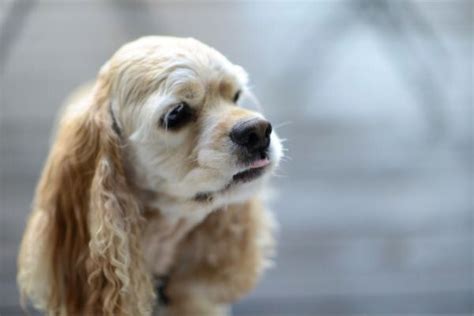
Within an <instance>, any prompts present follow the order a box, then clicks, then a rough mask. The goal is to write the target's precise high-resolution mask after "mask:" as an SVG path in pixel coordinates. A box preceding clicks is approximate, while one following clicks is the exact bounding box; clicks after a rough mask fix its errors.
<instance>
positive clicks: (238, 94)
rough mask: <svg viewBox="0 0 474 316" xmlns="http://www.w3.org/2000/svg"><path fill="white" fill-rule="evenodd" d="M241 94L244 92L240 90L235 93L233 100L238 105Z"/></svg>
mask: <svg viewBox="0 0 474 316" xmlns="http://www.w3.org/2000/svg"><path fill="white" fill-rule="evenodd" d="M241 92H242V91H241V90H239V91H237V92H236V93H235V95H234V98H233V99H232V101H233V102H234V103H237V101H239V98H240V94H241Z"/></svg>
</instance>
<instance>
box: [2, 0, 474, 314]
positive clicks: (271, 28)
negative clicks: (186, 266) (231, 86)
mask: <svg viewBox="0 0 474 316" xmlns="http://www.w3.org/2000/svg"><path fill="white" fill-rule="evenodd" d="M148 34H161V35H175V36H192V37H195V38H197V39H199V40H201V41H203V42H205V43H207V44H209V45H211V46H214V47H215V48H217V49H218V50H219V51H221V52H222V53H223V54H224V55H226V56H227V57H228V58H229V59H230V60H231V61H233V62H234V63H237V64H240V65H242V66H243V67H244V68H246V69H247V71H248V72H249V74H250V78H251V84H252V87H253V91H254V92H255V94H256V95H257V96H258V97H259V99H260V101H261V103H262V105H263V107H264V109H265V113H266V115H267V116H268V117H269V118H270V119H271V120H272V122H273V123H274V126H276V127H277V128H276V129H277V131H278V133H279V134H280V136H281V137H283V138H286V139H287V142H286V143H285V144H286V146H287V148H288V159H287V160H286V161H285V162H284V163H283V165H282V167H281V169H280V171H279V172H278V176H277V177H276V178H275V179H274V181H273V187H274V190H273V193H274V194H273V199H272V200H271V201H270V205H271V207H272V209H273V210H274V212H275V213H276V216H277V218H278V220H279V222H280V234H279V248H278V257H277V259H276V263H275V266H274V267H273V268H272V270H270V271H269V272H268V273H267V274H266V275H265V277H264V279H263V280H262V282H261V283H260V284H259V286H258V287H257V288H256V289H255V290H254V291H253V292H252V294H251V295H249V296H248V297H246V298H245V299H243V300H242V301H240V302H239V303H238V304H236V305H235V306H234V308H233V311H234V314H235V315H249V316H250V315H288V316H289V315H328V314H339V315H355V314H361V315H431V314H437V315H441V314H442V315H472V314H473V304H474V303H473V302H474V296H473V288H474V281H473V280H474V279H473V263H474V262H473V261H474V257H473V250H474V244H473V239H474V234H473V218H474V217H473V203H472V202H473V200H472V195H473V190H472V179H473V168H472V166H473V165H472V163H473V158H474V157H473V142H472V137H473V130H472V117H473V110H472V101H473V100H472V97H473V95H472V89H473V79H472V72H473V39H474V38H473V2H472V1H469V0H467V1H461V0H451V1H448V0H447V1H441V0H439V1H436V0H433V1H403V0H401V1H396V0H393V1H384V0H379V1H370V0H351V1H342V0H341V1H312V2H310V1H305V2H303V1H291V2H290V1H287V2H285V1H279V2H270V1H226V2H221V1H199V2H197V1H177V2H175V1H156V2H151V1H148V2H146V1H133V2H126V1H92V0H90V1H87V0H82V1H53V0H49V1H48V0H41V1H33V0H30V1H13V0H0V76H1V77H0V80H1V81H0V172H1V178H0V181H1V182H0V201H1V204H0V211H1V227H0V251H1V269H0V315H2V316H3V315H16V314H20V313H21V312H20V308H19V306H18V293H17V290H16V284H15V274H16V267H15V261H16V254H17V250H18V244H19V241H20V238H21V234H22V231H23V229H24V225H25V219H26V217H27V214H28V213H29V208H30V203H31V200H32V197H33V192H34V187H35V185H36V181H37V179H38V177H39V174H40V171H41V168H42V165H43V163H44V161H45V158H46V155H47V153H48V148H49V139H50V131H51V129H52V125H53V121H54V119H55V115H56V113H57V110H58V108H59V107H60V105H61V102H62V101H63V100H64V98H65V97H66V96H67V95H68V93H69V92H71V90H72V89H74V88H75V87H77V86H78V85H80V84H81V83H83V82H85V81H87V80H89V79H91V78H94V76H95V75H96V73H97V71H98V69H99V67H100V66H101V65H102V64H103V63H104V62H105V61H106V60H107V59H108V58H109V57H110V56H111V54H113V52H114V51H115V50H117V48H119V46H120V45H122V44H124V43H125V42H127V41H130V40H132V39H135V38H137V37H139V36H142V35H148Z"/></svg>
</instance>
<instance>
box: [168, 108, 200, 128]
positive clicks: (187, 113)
mask: <svg viewBox="0 0 474 316" xmlns="http://www.w3.org/2000/svg"><path fill="white" fill-rule="evenodd" d="M193 118H194V111H193V109H191V107H190V106H189V105H188V104H187V103H186V102H181V103H179V104H178V105H176V106H175V107H174V108H173V109H171V110H170V111H169V112H168V113H166V114H165V115H164V116H163V117H162V118H161V120H160V124H161V126H162V127H164V128H165V129H178V128H180V127H181V126H183V125H185V124H186V123H188V122H190V121H191V120H192V119H193Z"/></svg>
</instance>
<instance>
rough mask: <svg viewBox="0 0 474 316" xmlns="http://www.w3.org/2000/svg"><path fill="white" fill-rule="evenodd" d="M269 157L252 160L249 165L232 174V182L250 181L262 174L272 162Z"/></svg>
mask: <svg viewBox="0 0 474 316" xmlns="http://www.w3.org/2000/svg"><path fill="white" fill-rule="evenodd" d="M270 163H271V162H270V160H269V159H268V158H263V159H257V160H255V161H253V162H251V163H250V164H249V165H247V167H246V168H245V169H244V170H242V171H240V172H237V173H236V174H234V175H233V176H232V182H234V183H235V182H249V181H252V180H254V179H256V178H258V177H259V176H261V175H262V174H263V172H264V170H265V169H266V167H267V166H268V165H269V164H270Z"/></svg>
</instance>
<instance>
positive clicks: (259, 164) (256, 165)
mask: <svg viewBox="0 0 474 316" xmlns="http://www.w3.org/2000/svg"><path fill="white" fill-rule="evenodd" d="M269 163H270V160H268V159H267V158H265V159H259V160H255V161H254V162H252V163H251V164H250V169H253V168H260V167H265V166H266V165H268V164H269Z"/></svg>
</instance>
